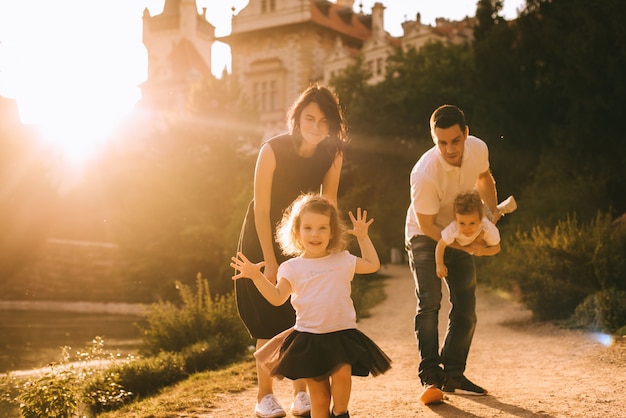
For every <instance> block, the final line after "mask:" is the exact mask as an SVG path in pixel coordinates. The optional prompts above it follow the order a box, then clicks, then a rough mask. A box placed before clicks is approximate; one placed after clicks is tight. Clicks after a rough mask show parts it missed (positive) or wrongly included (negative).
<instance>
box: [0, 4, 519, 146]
mask: <svg viewBox="0 0 626 418" xmlns="http://www.w3.org/2000/svg"><path fill="white" fill-rule="evenodd" d="M377 1H378V2H382V3H383V4H384V5H385V7H386V9H385V29H386V30H387V32H389V33H390V34H391V35H393V36H399V35H401V34H402V28H401V23H402V22H403V21H405V20H415V17H416V14H417V13H418V12H420V14H421V20H422V23H425V24H434V22H435V18H436V17H445V18H448V19H453V20H458V19H462V18H464V17H465V16H472V15H474V13H475V10H476V0H411V1H406V0H355V2H354V3H355V6H354V8H355V11H359V4H360V3H362V4H363V11H364V13H367V14H369V13H370V12H371V7H372V5H373V4H374V3H375V2H377ZM163 3H164V0H106V1H102V0H54V1H52V0H0V96H3V97H6V98H11V99H15V100H16V101H17V104H18V109H19V112H20V116H21V119H22V122H24V123H28V124H33V125H36V126H38V127H39V128H40V129H41V131H42V132H43V135H44V136H45V137H46V138H47V140H49V141H50V142H51V143H53V144H56V145H58V146H59V147H63V148H66V150H67V151H68V152H69V151H73V152H75V153H76V154H77V157H78V156H79V155H82V154H86V153H88V151H89V149H92V148H93V146H94V145H96V144H98V143H99V142H102V141H104V140H105V139H106V137H107V136H108V134H109V133H110V132H112V130H113V129H115V126H116V124H118V123H119V121H120V120H122V119H123V118H124V116H126V115H128V114H129V113H130V112H131V111H132V110H133V107H134V105H135V104H136V103H137V101H138V100H139V98H140V90H139V85H140V84H141V83H142V82H144V81H145V80H146V78H147V53H146V50H145V47H144V45H143V43H142V40H141V36H142V35H141V32H142V20H141V19H142V15H143V10H144V9H145V8H146V7H147V8H148V10H149V12H150V14H151V15H155V14H158V13H160V12H161V11H162V9H163ZM247 3H248V0H197V4H198V7H206V8H207V16H208V20H209V22H210V23H212V24H213V26H215V27H216V35H217V36H224V35H227V34H228V33H230V18H231V15H232V10H231V7H235V13H239V11H241V9H242V8H244V7H245V6H246V5H247ZM523 4H524V0H504V6H505V7H504V11H503V14H504V16H505V17H507V18H515V17H516V16H517V13H516V10H517V8H519V7H521V6H522V5H523ZM213 56H214V61H216V62H215V63H214V66H213V72H214V73H215V74H216V75H219V74H220V73H221V71H222V70H223V68H224V66H225V65H227V63H228V62H229V52H228V48H227V47H225V45H224V44H222V43H219V42H218V43H216V44H215V45H214V47H213Z"/></svg>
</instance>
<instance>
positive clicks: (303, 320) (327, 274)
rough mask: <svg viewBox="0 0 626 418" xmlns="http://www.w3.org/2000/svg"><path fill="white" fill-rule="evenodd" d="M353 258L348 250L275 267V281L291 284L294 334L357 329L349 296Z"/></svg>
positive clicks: (286, 262) (301, 259)
mask: <svg viewBox="0 0 626 418" xmlns="http://www.w3.org/2000/svg"><path fill="white" fill-rule="evenodd" d="M355 268H356V256H354V255H352V254H350V253H349V252H348V251H342V252H340V253H334V254H329V255H327V256H326V257H321V258H302V257H296V258H292V259H289V260H287V261H285V262H284V263H282V264H281V265H280V266H279V267H278V278H279V279H278V280H287V281H288V282H289V283H290V284H291V304H292V305H293V307H294V309H295V310H296V325H295V329H296V331H301V332H311V333H315V334H325V333H328V332H334V331H340V330H344V329H352V328H356V311H355V309H354V303H353V302H352V298H351V296H350V294H351V292H352V288H351V286H352V284H351V282H352V279H353V278H354V272H355Z"/></svg>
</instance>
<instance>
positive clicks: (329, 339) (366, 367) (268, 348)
mask: <svg viewBox="0 0 626 418" xmlns="http://www.w3.org/2000/svg"><path fill="white" fill-rule="evenodd" d="M254 355H255V357H256V358H257V363H258V364H259V365H260V366H261V367H263V368H264V369H265V370H266V371H267V372H269V374H270V375H271V376H273V377H276V378H279V379H280V378H284V377H286V378H288V379H291V380H296V379H301V378H317V377H319V378H325V377H327V376H329V375H330V374H331V373H332V372H333V371H334V370H335V369H336V368H337V366H339V365H341V364H350V365H351V366H352V375H353V376H362V377H365V376H368V375H369V374H371V375H373V376H377V375H379V374H382V373H385V372H386V371H387V370H389V369H390V368H391V359H390V358H389V357H388V356H387V355H386V354H385V353H384V352H383V351H382V350H381V349H380V347H378V346H377V345H376V343H375V342H374V341H372V340H371V339H370V338H369V337H368V336H366V335H365V334H363V333H362V332H361V331H359V330H357V329H346V330H341V331H336V332H330V333H326V334H313V333H309V332H300V331H296V330H294V329H288V330H285V331H283V332H282V333H280V334H278V335H277V336H276V337H274V338H272V339H271V340H270V341H269V342H268V343H267V344H265V345H264V346H263V347H261V348H260V349H259V350H257V351H256V352H255V353H254Z"/></svg>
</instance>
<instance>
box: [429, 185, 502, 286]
mask: <svg viewBox="0 0 626 418" xmlns="http://www.w3.org/2000/svg"><path fill="white" fill-rule="evenodd" d="M453 207H454V217H455V219H456V220H455V221H452V222H450V224H449V225H448V226H447V227H445V228H444V229H443V231H441V239H440V240H439V242H437V247H436V248H435V262H436V264H437V276H439V278H441V279H443V278H445V277H447V276H448V268H447V267H446V265H445V264H444V253H445V250H446V247H447V246H449V245H450V244H452V243H454V242H456V243H457V244H458V245H459V246H461V247H463V248H464V249H465V250H466V251H467V252H469V253H470V254H472V255H478V256H483V255H495V254H498V253H499V252H500V232H499V231H498V228H497V227H496V226H495V225H494V224H493V223H492V222H491V221H489V220H488V219H487V218H486V217H484V216H483V202H482V200H481V199H480V195H479V194H478V192H476V191H473V192H467V193H459V194H458V195H457V196H456V198H455V199H454V206H453ZM476 240H478V241H481V243H482V241H484V243H486V245H487V246H486V247H485V246H484V245H476V246H473V245H472V244H473V243H474V242H475V241H476Z"/></svg>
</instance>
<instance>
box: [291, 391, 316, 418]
mask: <svg viewBox="0 0 626 418" xmlns="http://www.w3.org/2000/svg"><path fill="white" fill-rule="evenodd" d="M310 413H311V399H310V398H309V394H308V393H306V392H298V394H297V395H296V397H295V398H294V399H293V402H292V404H291V415H293V416H296V417H304V416H309V414H310Z"/></svg>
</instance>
